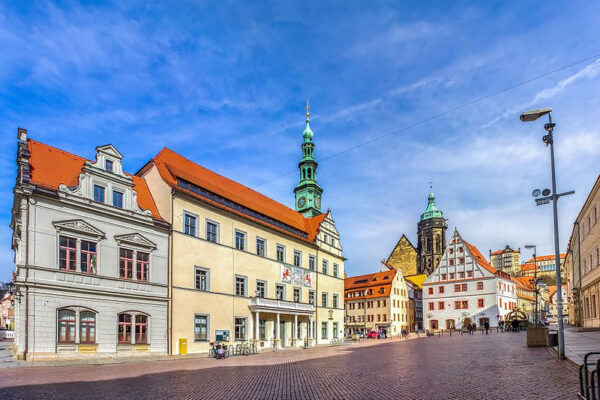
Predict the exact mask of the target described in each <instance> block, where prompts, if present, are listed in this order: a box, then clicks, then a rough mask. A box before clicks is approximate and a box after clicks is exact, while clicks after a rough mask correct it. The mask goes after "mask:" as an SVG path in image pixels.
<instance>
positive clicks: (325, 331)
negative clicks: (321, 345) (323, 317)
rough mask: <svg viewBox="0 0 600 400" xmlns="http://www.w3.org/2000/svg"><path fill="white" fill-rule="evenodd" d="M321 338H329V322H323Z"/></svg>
mask: <svg viewBox="0 0 600 400" xmlns="http://www.w3.org/2000/svg"><path fill="white" fill-rule="evenodd" d="M321 339H327V322H321Z"/></svg>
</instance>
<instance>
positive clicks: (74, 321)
mask: <svg viewBox="0 0 600 400" xmlns="http://www.w3.org/2000/svg"><path fill="white" fill-rule="evenodd" d="M122 158H123V155H122V154H121V153H119V151H117V149H116V148H115V147H114V146H112V145H105V146H99V147H97V148H96V155H95V160H87V159H85V158H83V157H79V156H77V155H74V154H70V153H67V152H65V151H62V150H59V149H57V148H54V147H51V146H48V145H46V144H43V143H40V142H37V141H35V140H32V139H30V138H27V131H25V130H24V129H19V131H18V153H17V167H18V171H17V182H16V185H15V189H14V202H13V209H12V221H11V228H12V231H13V236H12V248H13V250H14V254H15V265H16V271H15V274H14V276H15V278H14V283H15V292H14V298H15V325H16V326H15V342H14V345H15V347H16V349H15V350H16V354H17V355H18V356H19V357H20V358H26V359H34V358H41V357H56V356H60V357H68V358H72V357H77V358H79V357H89V356H92V357H97V356H98V355H106V356H114V355H125V356H131V355H141V354H146V353H147V354H149V353H154V354H156V353H166V352H167V304H168V290H167V289H168V256H169V252H168V243H169V231H170V225H169V224H168V223H167V222H166V221H164V220H163V219H162V218H161V217H160V215H159V213H158V209H157V207H156V205H155V203H154V200H153V198H152V196H151V194H150V191H149V189H148V186H147V185H146V182H145V180H144V179H143V178H140V177H138V176H134V175H130V174H127V173H125V172H124V171H123V168H122Z"/></svg>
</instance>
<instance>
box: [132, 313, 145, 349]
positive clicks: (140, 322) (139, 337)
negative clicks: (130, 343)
mask: <svg viewBox="0 0 600 400" xmlns="http://www.w3.org/2000/svg"><path fill="white" fill-rule="evenodd" d="M135 343H136V344H147V343H148V317H147V316H145V315H136V316H135Z"/></svg>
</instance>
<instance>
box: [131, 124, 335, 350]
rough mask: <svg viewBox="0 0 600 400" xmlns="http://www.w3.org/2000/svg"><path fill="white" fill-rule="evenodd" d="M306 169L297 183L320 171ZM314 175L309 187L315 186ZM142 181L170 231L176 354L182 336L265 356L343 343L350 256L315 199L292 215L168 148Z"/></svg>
mask: <svg viewBox="0 0 600 400" xmlns="http://www.w3.org/2000/svg"><path fill="white" fill-rule="evenodd" d="M307 129H310V126H308V122H307V128H306V129H305V132H304V134H303V139H304V143H303V146H302V150H303V155H302V157H303V158H304V157H306V154H307V153H306V148H307V147H309V148H310V150H311V151H310V157H313V155H314V153H313V151H312V150H313V149H314V146H306V145H307V144H312V135H310V137H308V136H309V135H307V134H306V132H307ZM311 132H312V131H311ZM304 161H306V160H304ZM309 164H310V165H308V164H305V163H303V162H301V164H300V169H301V170H302V169H303V168H304V169H305V170H304V172H302V174H304V175H301V179H303V178H302V177H303V176H304V178H305V179H309V178H307V176H308V175H307V174H308V173H307V172H305V171H306V168H309V167H310V168H316V164H312V163H309ZM310 174H311V175H310V177H311V178H310V180H311V181H312V182H304V183H306V184H307V185H308V186H306V188H309V187H311V188H313V189H315V187H316V186H314V185H316V176H315V175H314V169H313V170H312V171H311V173H310ZM138 175H140V176H143V177H144V178H145V179H146V181H147V182H148V185H149V187H150V190H151V192H152V194H153V196H154V198H155V200H156V204H157V207H158V209H159V211H160V214H161V216H163V218H165V219H166V220H168V221H169V222H171V223H172V226H173V230H172V236H171V243H170V252H171V277H170V282H171V285H170V296H171V299H172V301H171V306H170V321H169V338H170V342H171V352H172V353H173V354H179V353H180V352H181V351H182V348H180V347H179V341H180V340H181V339H183V340H186V341H187V351H188V352H189V353H200V352H207V351H208V350H209V349H210V343H211V342H214V341H216V340H223V341H227V342H229V343H233V344H235V343H240V342H242V341H252V342H254V343H256V345H257V347H258V349H259V350H261V349H270V348H272V347H273V346H274V345H275V346H278V347H301V346H304V344H305V343H306V344H307V345H309V346H311V345H317V344H328V343H330V341H331V340H332V339H333V338H339V337H342V335H343V329H344V326H343V322H344V309H343V301H344V298H343V295H344V257H343V255H342V246H341V243H340V235H339V233H338V231H337V229H336V226H335V221H334V219H333V216H332V213H331V212H330V211H327V212H325V213H320V212H318V211H319V210H320V204H316V203H315V202H314V201H313V202H312V203H311V204H310V206H309V207H308V208H303V207H301V208H300V209H298V210H294V209H291V208H289V207H287V206H285V205H283V204H280V203H278V202H276V201H274V200H272V199H270V198H268V197H266V196H264V195H262V194H260V193H258V192H256V191H254V190H252V189H250V188H248V187H245V186H243V185H241V184H239V183H237V182H234V181H231V180H229V179H227V178H225V177H223V176H221V175H218V174H216V173H214V172H212V171H210V170H208V169H206V168H203V167H201V166H200V165H198V164H196V163H194V162H192V161H190V160H188V159H185V158H184V157H182V156H181V155H179V154H177V153H175V152H173V151H171V150H169V149H163V150H162V151H161V152H160V153H159V154H158V155H157V156H156V157H154V158H153V159H152V160H151V161H150V162H149V163H148V164H146V165H145V166H144V167H143V168H142V169H141V170H140V171H139V172H138ZM304 183H303V184H304ZM313 184H314V185H313ZM298 193H299V192H298V191H297V192H296V195H297V197H298V196H299V194H298ZM302 193H304V192H302ZM313 194H314V193H313ZM316 198H317V197H313V198H312V199H313V200H315V199H316ZM298 199H299V198H298ZM319 199H320V198H319ZM307 204H308V203H307ZM304 205H306V204H304ZM313 214H315V215H313Z"/></svg>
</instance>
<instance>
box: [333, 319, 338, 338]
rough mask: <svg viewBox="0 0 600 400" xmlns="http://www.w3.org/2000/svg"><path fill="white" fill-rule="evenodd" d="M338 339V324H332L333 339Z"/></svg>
mask: <svg viewBox="0 0 600 400" xmlns="http://www.w3.org/2000/svg"><path fill="white" fill-rule="evenodd" d="M337 337H338V323H337V322H334V323H333V338H334V339H335V338H337Z"/></svg>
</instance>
